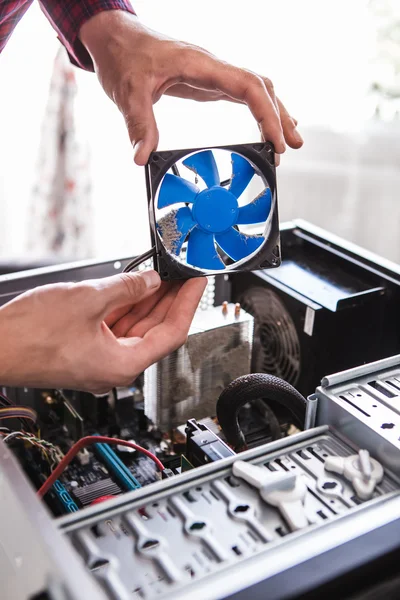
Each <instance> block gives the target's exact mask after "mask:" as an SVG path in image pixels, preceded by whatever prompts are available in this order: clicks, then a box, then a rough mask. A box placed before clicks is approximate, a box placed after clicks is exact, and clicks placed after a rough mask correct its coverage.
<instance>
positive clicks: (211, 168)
mask: <svg viewBox="0 0 400 600" xmlns="http://www.w3.org/2000/svg"><path fill="white" fill-rule="evenodd" d="M183 164H184V165H185V167H187V168H188V169H190V170H191V171H193V172H194V173H195V174H196V175H198V176H199V177H201V178H202V180H203V181H204V183H205V184H206V185H207V187H209V188H210V187H213V186H215V185H219V184H220V179H219V174H218V168H217V163H216V162H215V158H214V155H213V153H212V151H211V150H204V151H203V152H197V153H196V154H192V156H189V157H188V158H186V159H185V160H184V161H183Z"/></svg>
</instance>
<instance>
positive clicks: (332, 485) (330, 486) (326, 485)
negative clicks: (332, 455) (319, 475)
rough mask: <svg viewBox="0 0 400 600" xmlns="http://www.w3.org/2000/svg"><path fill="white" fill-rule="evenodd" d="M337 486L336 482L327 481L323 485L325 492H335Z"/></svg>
mask: <svg viewBox="0 0 400 600" xmlns="http://www.w3.org/2000/svg"><path fill="white" fill-rule="evenodd" d="M336 486H337V483H336V481H325V483H324V484H323V485H322V489H324V490H333V489H334V488H335V487H336Z"/></svg>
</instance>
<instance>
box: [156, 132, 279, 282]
mask: <svg viewBox="0 0 400 600" xmlns="http://www.w3.org/2000/svg"><path fill="white" fill-rule="evenodd" d="M255 179H257V180H258V184H259V187H258V189H257V193H256V194H255V196H253V197H252V198H250V199H249V198H246V197H245V195H244V194H243V193H244V192H245V190H246V188H247V187H248V185H249V183H250V182H252V187H253V189H254V188H255V181H254V180H255ZM146 180H147V189H148V197H149V212H150V225H151V234H152V241H153V245H154V247H155V268H156V269H157V271H158V272H159V273H160V275H161V277H162V278H163V279H186V278H189V277H196V276H197V277H198V276H200V275H211V274H215V273H225V272H239V271H244V270H246V271H248V270H252V269H259V268H271V267H276V266H278V265H279V262H280V250H279V225H278V212H277V194H276V181H275V165H274V150H273V147H272V145H271V144H269V143H257V144H243V145H237V146H224V147H221V148H211V149H205V148H197V149H191V150H176V151H166V152H154V153H153V154H152V155H151V157H150V160H149V163H148V165H147V167H146ZM252 180H253V181H252ZM249 200H250V201H249ZM254 224H260V225H261V227H260V228H259V229H260V231H259V232H255V231H252V232H249V226H251V225H254ZM186 243H187V249H186V251H185V252H184V253H181V250H182V247H183V244H186Z"/></svg>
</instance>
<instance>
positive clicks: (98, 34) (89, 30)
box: [79, 10, 143, 60]
mask: <svg viewBox="0 0 400 600" xmlns="http://www.w3.org/2000/svg"><path fill="white" fill-rule="evenodd" d="M127 27H128V28H129V30H130V33H131V34H134V33H135V31H136V32H137V33H139V32H140V31H141V30H142V29H143V26H142V25H141V24H140V22H139V20H138V18H137V17H136V15H134V14H132V13H129V12H127V11H124V10H105V11H102V12H100V13H98V14H96V15H94V16H93V17H91V18H90V19H88V20H87V21H86V22H85V23H84V24H83V25H82V27H81V28H80V31H79V39H80V40H81V42H82V44H83V45H84V46H85V48H86V50H87V51H88V52H89V54H90V55H91V57H92V58H93V60H96V56H98V55H100V54H101V53H102V51H104V49H105V48H107V47H108V46H109V45H110V43H113V42H114V43H115V42H116V41H118V39H119V38H120V37H121V35H123V34H124V32H125V31H126V28H127Z"/></svg>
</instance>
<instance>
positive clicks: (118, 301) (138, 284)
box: [96, 271, 161, 319]
mask: <svg viewBox="0 0 400 600" xmlns="http://www.w3.org/2000/svg"><path fill="white" fill-rule="evenodd" d="M160 285H161V279H160V276H159V274H158V273H156V271H142V272H140V273H119V274H118V275H113V276H112V277H106V278H104V279H99V280H98V281H97V282H96V288H97V291H98V292H99V295H98V302H99V307H100V308H101V310H100V312H101V316H102V319H105V318H106V317H107V315H109V314H110V313H112V312H113V311H115V310H116V309H118V308H122V307H125V306H127V305H128V304H130V305H133V304H138V303H139V302H140V301H141V300H143V299H144V298H147V297H148V296H151V295H152V294H154V293H155V292H156V291H157V290H158V289H159V287H160Z"/></svg>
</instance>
